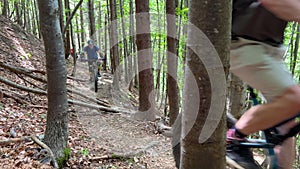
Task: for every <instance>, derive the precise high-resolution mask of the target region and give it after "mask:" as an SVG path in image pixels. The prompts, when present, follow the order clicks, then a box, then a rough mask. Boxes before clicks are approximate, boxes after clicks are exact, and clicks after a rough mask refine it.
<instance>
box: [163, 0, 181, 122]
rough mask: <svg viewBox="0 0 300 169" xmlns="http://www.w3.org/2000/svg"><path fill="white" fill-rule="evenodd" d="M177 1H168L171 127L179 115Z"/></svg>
mask: <svg viewBox="0 0 300 169" xmlns="http://www.w3.org/2000/svg"><path fill="white" fill-rule="evenodd" d="M175 7H176V6H175V1H174V0H166V13H167V66H168V71H167V95H168V100H169V108H170V125H173V123H174V122H175V120H176V118H177V115H178V113H179V97H178V86H177V65H178V59H177V50H176V42H177V40H176V15H175Z"/></svg>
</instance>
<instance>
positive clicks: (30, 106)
mask: <svg viewBox="0 0 300 169" xmlns="http://www.w3.org/2000/svg"><path fill="white" fill-rule="evenodd" d="M27 107H29V108H39V109H48V107H47V106H42V105H33V104H31V105H29V104H28V106H27Z"/></svg>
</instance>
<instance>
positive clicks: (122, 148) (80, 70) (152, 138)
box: [74, 62, 175, 169]
mask: <svg viewBox="0 0 300 169" xmlns="http://www.w3.org/2000/svg"><path fill="white" fill-rule="evenodd" d="M76 74H77V78H81V79H88V77H87V76H86V75H87V74H88V72H87V65H86V63H83V62H79V63H78V67H77V73H76ZM99 83H100V85H99V90H98V93H97V95H95V93H93V92H92V86H91V84H90V83H88V82H86V83H84V84H81V85H78V84H77V85H76V84H74V85H75V86H76V87H77V88H80V89H81V90H82V92H83V93H86V94H89V96H93V97H98V98H99V99H103V100H106V101H107V102H109V103H110V104H112V105H116V106H121V107H122V106H124V105H126V104H127V108H128V107H133V106H132V105H133V104H134V103H133V104H131V105H128V102H130V101H128V100H129V99H126V98H128V96H127V95H126V93H125V92H121V93H119V94H118V96H117V98H118V99H117V101H116V99H115V98H116V94H115V93H114V91H113V89H112V75H111V74H109V73H103V72H102V77H101V78H100V80H99ZM121 91H123V90H121ZM113 93H114V94H113ZM122 94H124V95H125V96H124V95H123V96H121V95H122ZM122 98H125V99H123V100H122ZM76 110H77V112H78V117H79V121H80V123H81V124H82V125H83V126H84V127H85V130H86V131H87V133H88V134H89V135H90V137H91V138H93V139H95V142H96V143H98V144H99V145H100V147H101V148H103V149H105V150H106V151H107V152H109V153H110V154H118V155H135V156H134V157H135V158H132V159H131V160H128V166H127V167H125V166H123V167H117V168H134V169H135V168H149V169H174V168H175V166H174V160H173V156H172V146H171V139H170V138H166V137H165V136H162V135H160V134H157V132H156V129H155V127H154V125H153V123H151V122H139V121H135V120H133V119H132V118H131V116H130V115H129V114H121V113H117V114H114V113H109V112H97V111H96V110H90V109H87V108H79V107H77V109H76ZM132 111H134V110H132Z"/></svg>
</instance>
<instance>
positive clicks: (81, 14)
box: [80, 8, 85, 47]
mask: <svg viewBox="0 0 300 169" xmlns="http://www.w3.org/2000/svg"><path fill="white" fill-rule="evenodd" d="M80 25H81V28H80V29H81V36H80V37H81V42H82V47H83V46H84V42H85V36H84V35H85V34H84V16H83V9H82V8H81V9H80Z"/></svg>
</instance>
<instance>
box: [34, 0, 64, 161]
mask: <svg viewBox="0 0 300 169" xmlns="http://www.w3.org/2000/svg"><path fill="white" fill-rule="evenodd" d="M38 6H39V12H40V21H41V33H42V36H43V39H44V45H45V51H46V68H47V80H48V91H47V93H48V94H47V98H48V112H47V126H46V131H45V139H44V141H45V143H46V144H47V145H48V146H49V147H50V148H51V150H52V151H53V153H54V156H55V158H59V157H64V149H65V148H66V146H67V141H68V113H67V109H68V104H67V90H66V80H67V71H66V65H65V58H64V46H63V40H62V34H61V30H60V25H59V16H58V14H59V12H58V2H57V0H54V1H49V0H39V1H38Z"/></svg>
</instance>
